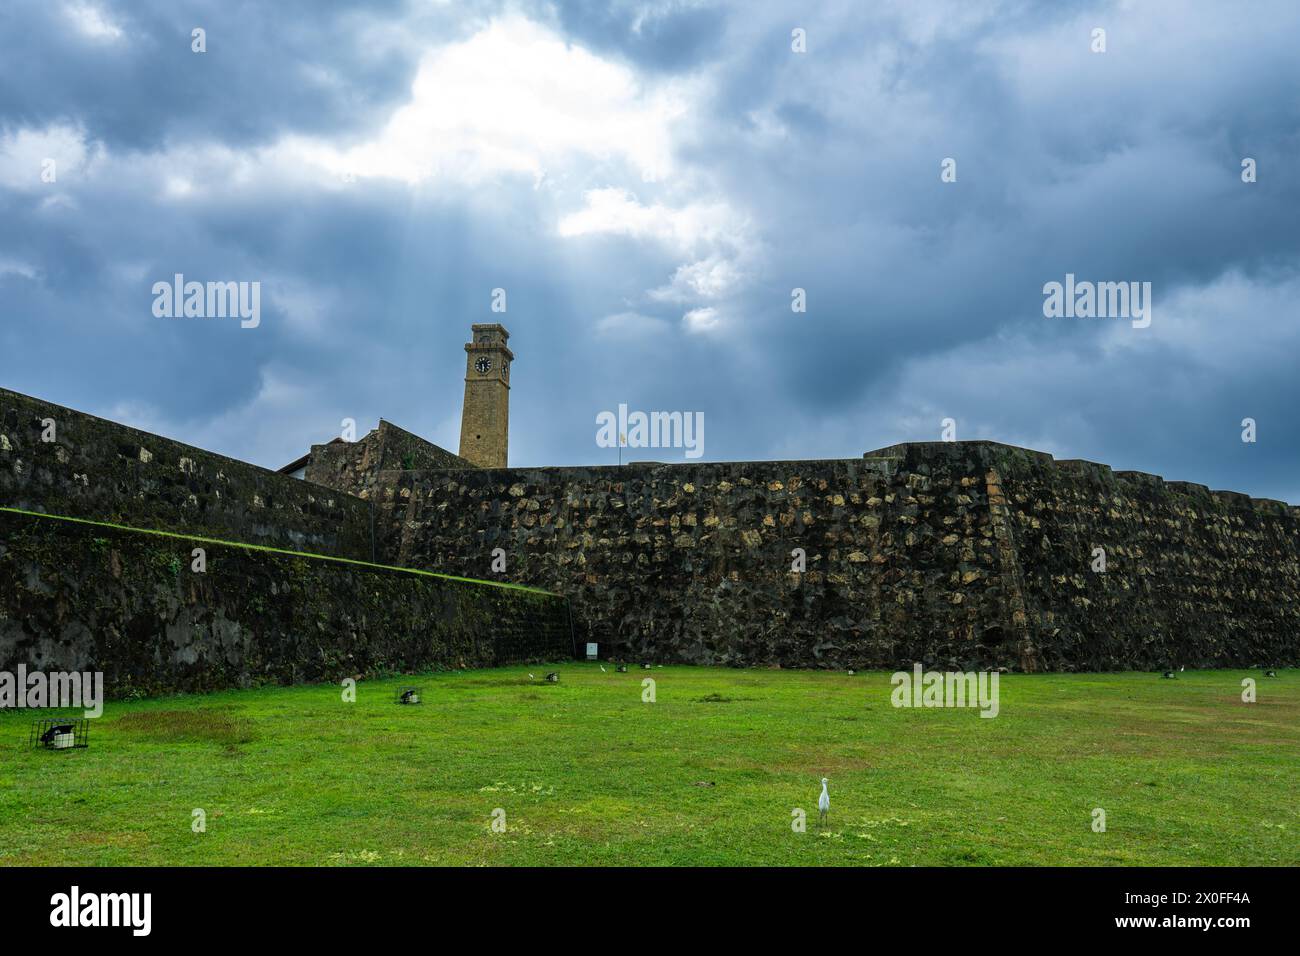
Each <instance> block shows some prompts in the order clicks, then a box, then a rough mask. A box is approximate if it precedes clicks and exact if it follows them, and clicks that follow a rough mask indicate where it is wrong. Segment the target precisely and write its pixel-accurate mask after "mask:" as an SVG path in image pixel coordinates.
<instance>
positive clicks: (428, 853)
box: [0, 663, 1300, 866]
mask: <svg viewBox="0 0 1300 956" xmlns="http://www.w3.org/2000/svg"><path fill="white" fill-rule="evenodd" d="M606 667H607V671H606V672H604V673H602V672H601V670H600V669H599V668H598V667H597V666H596V665H595V664H585V663H584V664H577V663H565V664H562V665H558V669H559V671H560V672H561V680H560V683H558V684H556V685H547V684H544V683H541V682H539V681H536V680H531V679H530V678H529V676H528V673H529V672H530V671H531V672H532V673H533V674H536V675H537V677H538V678H540V677H541V676H542V674H543V673H544V672H545V671H546V670H547V669H548V668H546V667H537V666H532V667H509V668H502V669H498V670H489V671H469V672H457V673H444V674H436V675H426V676H423V677H420V678H418V679H414V680H411V679H408V680H391V681H364V682H362V683H360V684H359V685H358V686H357V701H356V703H344V702H343V701H342V699H341V693H340V688H338V687H336V686H332V685H326V686H309V687H292V688H269V689H260V690H249V691H230V692H226V693H220V694H212V695H207V696H191V697H171V698H165V699H157V700H146V701H136V702H131V703H110V704H109V705H107V707H106V709H105V712H104V716H103V717H102V718H100V719H98V720H95V721H92V722H91V723H92V727H91V737H90V747H89V749H87V750H78V751H62V752H44V751H37V750H29V749H27V747H26V740H27V728H28V725H29V723H30V722H31V719H32V718H33V716H36V715H35V714H34V713H33V712H31V711H5V712H0V864H4V865H37V864H65V865H96V864H104V865H124V864H155V865H158V864H161V865H216V864H234V865H242V864H290V865H298V864H301V865H316V866H331V865H359V864H370V865H412V864H414V865H420V864H533V865H553V864H614V865H619V864H640V865H662V864H762V865H792V864H793V865H853V866H911V865H934V864H939V865H944V864H957V865H971V864H973V865H980V864H1029V865H1038V864H1084V865H1115V864H1123V865H1130V864H1147V865H1175V864H1212V865H1213V864H1227V865H1247V864H1254V865H1279V864H1281V865H1296V864H1297V863H1300V840H1297V836H1300V800H1298V799H1297V797H1298V796H1300V674H1296V673H1294V672H1283V673H1282V674H1281V676H1280V677H1278V678H1276V679H1271V680H1270V679H1268V678H1265V677H1263V676H1262V675H1261V674H1259V673H1258V672H1244V671H1243V672H1236V671H1207V672H1198V673H1183V674H1181V675H1179V678H1180V679H1178V680H1161V679H1160V677H1159V675H1155V674H1144V673H1141V674H1140V673H1130V674H1080V675H1040V676H1024V675H1004V677H1003V679H1002V682H1001V710H1000V714H999V716H998V717H997V718H995V719H981V718H980V717H979V715H978V713H979V712H978V711H977V710H973V709H972V710H954V709H948V710H944V709H928V710H921V709H916V710H908V709H896V708H894V707H892V706H891V705H890V699H889V692H890V685H889V675H888V674H884V673H871V674H859V675H857V676H853V677H850V676H848V675H846V674H842V673H828V672H813V671H779V670H723V669H712V668H688V667H663V668H656V669H654V670H653V671H652V672H648V673H647V672H645V671H641V670H632V671H630V672H629V673H626V674H618V673H615V671H614V669H613V667H612V666H610V665H606ZM1245 676H1250V677H1255V678H1257V679H1258V683H1259V700H1258V702H1257V703H1254V704H1244V703H1242V702H1241V697H1240V695H1241V687H1240V682H1241V679H1242V677H1245ZM645 677H653V678H654V680H655V681H656V682H657V683H656V696H657V701H656V702H655V703H643V702H642V699H641V698H642V686H641V682H642V680H643V678H645ZM404 683H419V684H421V685H423V687H424V693H425V702H424V703H422V704H421V705H419V706H415V707H402V706H399V705H397V704H396V703H394V695H395V691H396V690H397V688H398V687H399V686H400V685H402V684H404ZM39 716H48V714H45V713H42V714H40V715H39ZM822 776H826V777H829V778H830V795H831V801H832V806H831V813H830V817H829V821H828V824H827V825H826V826H825V827H819V825H818V821H817V810H816V806H817V796H818V793H819V792H820V784H819V780H820V778H821V777H822ZM1097 807H1100V808H1102V809H1104V810H1105V812H1106V824H1107V829H1106V832H1104V833H1095V832H1093V830H1092V811H1093V809H1094V808H1097ZM195 808H201V809H203V810H204V811H205V813H206V818H207V831H206V832H205V833H194V832H192V829H191V820H192V811H193V810H194V809H195ZM497 808H500V809H502V810H504V811H505V824H506V829H505V832H503V833H498V832H493V830H492V827H491V820H492V814H493V811H494V810H495V809H497ZM794 808H802V809H803V810H805V811H806V812H807V815H808V826H807V832H805V833H796V832H793V830H792V828H791V821H792V815H791V811H792V810H793V809H794Z"/></svg>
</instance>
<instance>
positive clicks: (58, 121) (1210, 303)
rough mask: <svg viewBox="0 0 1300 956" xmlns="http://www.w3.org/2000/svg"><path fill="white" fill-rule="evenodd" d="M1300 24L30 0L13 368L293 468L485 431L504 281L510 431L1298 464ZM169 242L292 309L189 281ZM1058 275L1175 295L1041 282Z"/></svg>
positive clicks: (1105, 10) (24, 39)
mask: <svg viewBox="0 0 1300 956" xmlns="http://www.w3.org/2000/svg"><path fill="white" fill-rule="evenodd" d="M195 28H202V29H203V30H204V31H205V37H204V38H205V43H206V52H202V53H198V52H194V51H193V49H192V47H193V46H194V44H195V41H194V39H193V31H194V30H195ZM1098 28H1100V29H1104V30H1105V31H1106V33H1105V46H1106V49H1105V52H1094V49H1093V48H1094V47H1095V46H1096V45H1097V41H1096V39H1095V35H1094V30H1096V29H1098ZM796 29H800V30H803V31H805V33H804V36H806V52H796V51H795V50H794V49H792V46H797V45H798V43H797V42H796V40H795V39H793V38H792V31H794V30H796ZM1297 49H1300V4H1297V3H1295V2H1294V0H1277V2H1250V3H1241V4H1224V3H1208V2H1204V3H1203V2H1182V0H1179V2H1167V3H1165V2H1158V0H1141V2H1132V3H1122V2H1121V3H1111V2H1086V3H1085V2H1044V3H998V2H979V0H954V2H936V0H926V2H921V0H916V2H911V0H909V2H898V3H888V2H874V0H873V2H866V0H845V2H829V3H810V4H791V3H784V2H781V3H778V2H768V3H764V2H736V3H711V2H687V0H664V2H617V0H614V2H603V3H591V4H579V3H559V2H551V3H543V2H537V3H529V2H515V3H497V2H482V3H474V2H462V0H457V2H443V3H440V2H430V0H400V2H399V0H369V2H356V3H348V2H341V0H333V2H330V3H320V2H317V0H277V2H275V3H269V2H267V3H251V2H239V0H220V2H218V0H210V2H193V0H129V2H128V0H84V2H83V0H77V2H65V0H5V2H4V3H3V5H0V385H3V386H5V387H8V388H12V389H15V390H17V391H20V392H25V393H27V394H31V395H35V396H38V397H41V398H45V399H48V400H51V401H55V402H58V403H61V404H64V405H70V406H72V407H74V408H78V409H82V410H85V411H89V412H92V413H94V414H98V415H102V416H105V417H108V418H113V419H117V420H119V421H123V422H126V423H129V424H132V425H136V426H138V427H141V428H145V429H148V430H151V431H155V432H159V433H161V434H164V435H167V436H169V437H173V438H177V439H180V440H182V441H186V442H190V443H192V444H196V445H200V446H202V447H206V448H210V449H212V450H215V451H220V452H223V453H225V454H229V455H233V456H236V457H239V458H245V459H248V460H251V461H254V462H257V463H258V464H262V465H266V466H269V467H278V466H280V465H282V464H284V463H285V462H287V461H289V460H291V459H293V458H295V457H297V456H298V455H299V454H301V453H302V452H303V451H305V450H306V448H307V446H308V445H309V444H311V443H312V442H320V441H325V440H328V439H329V438H330V437H333V436H334V435H336V434H337V433H338V430H339V423H340V422H341V421H342V419H344V418H349V417H350V418H354V419H355V420H356V421H357V422H358V426H359V428H360V430H361V431H362V432H364V431H365V430H367V429H369V428H371V427H373V426H374V424H375V423H376V421H377V419H378V418H379V417H380V416H383V417H384V418H387V419H389V420H390V421H393V422H394V423H396V424H398V425H401V426H403V427H405V428H408V429H410V430H412V431H415V432H417V433H419V434H422V435H424V436H425V437H427V438H429V439H431V440H433V441H436V442H438V443H439V444H442V445H444V446H445V447H447V448H450V449H451V450H453V451H455V450H456V448H457V445H458V434H459V423H460V411H461V398H462V380H463V374H464V362H465V353H464V350H463V348H462V345H463V343H464V342H466V341H467V340H468V335H469V326H470V324H471V323H473V322H492V321H501V322H502V323H503V324H504V325H506V327H507V328H508V329H509V330H510V332H511V340H510V344H511V346H512V348H513V349H514V352H515V357H516V362H515V366H514V368H513V369H512V380H513V392H512V405H511V425H512V428H511V436H510V459H511V464H513V465H551V464H578V463H606V462H610V463H612V462H613V461H614V460H615V455H616V453H615V451H614V450H613V449H603V448H599V447H597V445H596V442H595V435H596V415H597V414H598V413H599V412H601V411H604V410H614V409H616V408H617V406H618V405H619V403H626V404H628V405H629V406H630V407H631V408H632V409H644V410H647V411H650V410H678V411H687V412H695V411H698V412H703V413H704V416H705V421H706V430H705V454H704V458H705V460H728V459H761V458H820V457H856V456H859V455H861V454H862V453H863V452H864V451H866V450H868V449H872V448H877V447H880V446H882V445H887V444H891V443H894V442H899V441H915V440H937V439H938V438H940V432H941V427H942V426H941V422H942V420H943V419H945V418H951V419H954V420H955V422H956V430H957V437H958V438H959V439H966V438H987V439H994V440H998V441H1003V442H1009V443H1012V444H1017V445H1024V446H1028V447H1032V448H1037V449H1041V450H1043V451H1048V452H1051V453H1052V454H1054V455H1057V456H1058V457H1067V458H1074V457H1080V458H1090V459H1093V460H1096V461H1102V462H1106V463H1108V464H1110V465H1112V466H1114V467H1116V468H1129V469H1138V470H1143V471H1150V472H1155V473H1157V474H1161V475H1164V476H1165V477H1166V478H1170V479H1182V480H1189V481H1198V482H1202V483H1205V484H1208V485H1210V486H1211V487H1214V488H1230V489H1234V490H1239V491H1245V492H1248V493H1250V494H1253V495H1257V496H1266V497H1276V498H1283V499H1286V500H1288V501H1291V502H1298V503H1300V477H1298V476H1297V472H1296V462H1297V454H1296V450H1297V442H1298V441H1300V418H1298V409H1297V405H1298V404H1300V403H1298V402H1297V398H1298V397H1300V384H1298V383H1297V380H1298V379H1300V374H1298V373H1300V316H1298V314H1297V303H1298V302H1300V270H1298V269H1297V262H1298V260H1297V252H1298V251H1300V250H1298V247H1300V225H1298V223H1300V187H1297V180H1296V171H1297V167H1298V166H1300V56H1298V55H1297ZM948 158H951V159H954V160H955V161H956V181H955V182H944V181H942V179H941V171H942V169H941V164H942V163H943V161H944V160H945V159H948ZM1247 158H1250V159H1253V160H1254V161H1255V164H1256V170H1257V181H1256V182H1253V183H1246V182H1243V177H1242V173H1243V169H1242V161H1243V160H1244V159H1247ZM49 159H53V160H54V165H53V167H52V168H53V170H54V181H53V182H50V181H47V180H48V179H49V178H50V176H49V175H48V174H45V173H44V171H45V170H47V168H48V166H47V164H46V160H49ZM175 273H183V274H184V276H185V277H186V279H187V280H197V281H203V282H206V281H247V282H253V281H256V282H260V283H261V289H262V303H261V307H262V313H261V324H260V326H258V327H257V328H255V329H252V328H249V329H245V328H241V327H240V324H239V323H238V321H232V320H202V319H183V318H182V319H176V318H159V317H157V316H155V315H154V313H153V302H154V296H153V294H152V291H151V290H152V286H153V284H154V283H155V282H158V281H171V278H172V276H173V275H174V274H175ZM1067 273H1072V274H1074V275H1075V276H1076V277H1077V279H1078V280H1079V281H1085V280H1088V281H1096V282H1102V281H1111V282H1150V283H1151V289H1152V293H1151V296H1152V298H1151V306H1152V309H1151V324H1150V326H1149V327H1147V328H1135V327H1134V326H1133V323H1132V322H1131V321H1129V320H1127V319H1114V318H1111V319H1079V318H1064V317H1061V318H1047V317H1045V316H1044V309H1043V303H1044V293H1043V287H1044V284H1045V283H1049V282H1053V281H1057V282H1063V281H1064V280H1065V276H1066V274H1067ZM495 288H503V289H505V290H506V296H507V298H506V302H507V312H506V313H505V314H504V315H501V314H496V313H493V312H492V311H491V309H490V307H491V303H492V290H493V289H495ZM795 288H801V289H804V290H806V301H807V311H806V312H803V313H797V312H794V311H792V309H791V301H792V299H791V293H792V290H793V289H795ZM1245 418H1253V419H1254V420H1255V421H1256V423H1257V436H1258V440H1257V441H1256V442H1254V443H1246V442H1243V441H1242V440H1241V435H1242V420H1243V419H1245ZM627 457H629V458H655V459H660V460H681V459H682V458H683V452H682V451H681V450H676V451H658V450H644V451H643V450H636V451H635V452H632V453H628V455H627Z"/></svg>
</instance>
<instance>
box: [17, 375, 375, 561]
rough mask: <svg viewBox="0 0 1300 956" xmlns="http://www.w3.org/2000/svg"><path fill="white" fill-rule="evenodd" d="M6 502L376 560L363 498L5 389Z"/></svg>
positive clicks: (44, 510)
mask: <svg viewBox="0 0 1300 956" xmlns="http://www.w3.org/2000/svg"><path fill="white" fill-rule="evenodd" d="M47 422H52V423H53V441H45V440H43V438H44V436H45V435H46V434H48V426H47V424H46V423H47ZM0 504H2V505H5V506H8V507H12V508H21V509H24V510H27V511H42V512H46V513H48V514H60V515H71V516H73V517H80V518H91V519H96V520H100V521H114V522H120V523H122V524H127V525H132V526H136V527H142V528H162V529H171V530H176V531H187V532H193V533H195V534H201V535H209V536H212V537H218V538H229V539H232V540H236V541H246V542H249V543H253V544H268V545H274V546H277V547H282V548H291V549H296V550H306V551H313V552H317V553H322V554H332V555H338V556H340V557H352V558H359V559H365V560H368V559H370V558H371V557H372V552H371V541H370V509H369V506H368V505H367V504H366V503H365V502H364V501H360V500H358V499H356V498H354V497H352V496H350V495H346V494H342V493H339V492H335V491H331V490H329V489H327V488H321V487H318V486H315V485H311V484H308V483H307V482H303V481H298V480H296V479H293V478H290V477H288V476H287V475H280V474H277V473H275V472H273V471H268V470H267V469H265V468H259V467H257V466H256V465H250V464H247V463H245V462H242V461H236V460H235V459H233V458H226V457H224V456H222V455H216V454H213V453H212V452H209V451H204V450H203V449H201V448H195V447H193V446H190V445H184V444H181V443H180V442H175V441H172V440H170V439H167V438H161V437H159V436H157V435H151V434H149V433H148V432H142V431H139V430H137V429H134V428H128V427H126V426H125V425H119V424H117V423H116V422H110V421H105V420H104V419H101V418H95V417H94V416H93V415H86V414H84V413H82V412H77V411H73V410H72V409H68V408H63V407H62V406H59V405H53V404H51V403H49V402H42V401H39V400H38V399H34V398H29V397H28V396H26V395H20V394H18V393H17V392H10V391H7V390H5V389H0Z"/></svg>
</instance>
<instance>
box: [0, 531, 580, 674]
mask: <svg viewBox="0 0 1300 956" xmlns="http://www.w3.org/2000/svg"><path fill="white" fill-rule="evenodd" d="M194 545H195V543H194V542H192V541H187V540H184V539H179V538H171V537H163V536H156V535H145V534H140V533H139V532H132V531H124V530H117V529H113V528H103V527H97V526H91V525H82V524H74V523H71V522H65V521H59V520H56V519H52V518H43V517H35V516H26V515H16V514H13V513H11V512H0V595H3V597H2V598H0V670H6V671H10V672H12V671H13V670H14V669H15V668H16V666H17V664H18V663H20V662H21V663H24V664H25V665H26V666H27V667H28V668H33V669H41V670H49V671H70V670H77V671H86V670H90V671H102V672H104V675H105V677H104V680H105V690H106V692H107V693H108V695H109V696H111V697H123V696H127V695H129V694H132V693H143V694H158V693H168V692H175V691H206V690H214V689H218V688H223V687H237V686H248V685H250V684H257V683H275V684H288V683H294V682H301V681H334V680H339V679H341V678H343V677H347V676H351V675H354V674H366V675H371V674H383V673H387V672H409V671H414V670H423V669H431V668H449V667H483V666H493V665H496V664H503V663H508V662H512V661H520V660H534V659H537V660H543V659H544V660H556V659H561V658H567V657H570V656H571V655H572V653H573V649H572V642H571V637H570V631H569V621H568V616H567V608H566V602H565V601H564V599H563V598H559V597H555V596H549V595H545V594H538V593H534V592H529V591H523V590H519V589H514V588H501V587H493V586H491V585H484V584H474V583H469V582H462V581H453V580H448V579H446V578H441V577H436V576H432V575H420V574H414V573H411V572H408V571H397V570H387V569H382V568H372V567H366V566H361V565H357V564H351V563H348V562H343V561H331V560H328V559H323V558H303V557H295V556H290V555H282V554H273V553H268V552H265V551H257V550H252V549H248V548H239V547H228V546H216V545H204V547H205V548H206V549H207V571H206V572H203V573H197V572H195V571H192V570H191V550H192V547H194ZM362 692H363V693H364V691H362Z"/></svg>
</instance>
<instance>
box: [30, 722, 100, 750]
mask: <svg viewBox="0 0 1300 956" xmlns="http://www.w3.org/2000/svg"><path fill="white" fill-rule="evenodd" d="M27 744H28V746H30V747H40V748H42V749H45V750H80V749H83V748H85V747H88V746H90V721H89V720H87V719H86V718H84V717H79V718H76V719H74V720H69V719H68V718H66V717H46V718H44V719H42V720H34V721H32V728H31V731H30V732H29V733H28V735H27Z"/></svg>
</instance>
